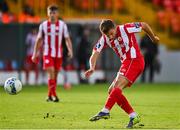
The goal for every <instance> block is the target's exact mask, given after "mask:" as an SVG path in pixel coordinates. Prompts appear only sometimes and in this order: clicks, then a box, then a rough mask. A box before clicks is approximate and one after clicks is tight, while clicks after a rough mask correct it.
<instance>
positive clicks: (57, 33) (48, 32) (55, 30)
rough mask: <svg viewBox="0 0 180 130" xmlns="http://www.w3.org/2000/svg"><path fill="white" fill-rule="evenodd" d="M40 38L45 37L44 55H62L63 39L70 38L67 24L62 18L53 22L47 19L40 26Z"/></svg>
mask: <svg viewBox="0 0 180 130" xmlns="http://www.w3.org/2000/svg"><path fill="white" fill-rule="evenodd" d="M37 37H38V38H43V42H44V47H43V50H44V56H51V57H62V39H63V37H65V38H68V37H69V32H68V29H67V25H66V24H65V22H63V21H62V20H58V21H57V22H56V23H54V24H53V23H51V22H50V21H48V20H46V21H44V22H43V23H41V24H40V26H39V32H38V36H37Z"/></svg>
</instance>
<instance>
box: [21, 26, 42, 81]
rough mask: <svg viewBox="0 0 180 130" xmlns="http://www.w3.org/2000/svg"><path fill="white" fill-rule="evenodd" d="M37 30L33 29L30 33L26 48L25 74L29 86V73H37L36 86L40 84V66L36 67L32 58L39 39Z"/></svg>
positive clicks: (27, 37)
mask: <svg viewBox="0 0 180 130" xmlns="http://www.w3.org/2000/svg"><path fill="white" fill-rule="evenodd" d="M37 33H38V32H37V28H36V27H32V28H31V30H30V32H29V33H28V34H27V36H26V46H27V51H26V59H25V64H24V68H25V72H26V84H29V72H30V71H34V72H35V84H37V82H38V76H39V70H38V69H39V68H38V67H39V66H38V65H36V64H35V63H33V62H32V60H31V57H32V55H33V50H34V44H35V42H36V38H37Z"/></svg>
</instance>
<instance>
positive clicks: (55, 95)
mask: <svg viewBox="0 0 180 130" xmlns="http://www.w3.org/2000/svg"><path fill="white" fill-rule="evenodd" d="M58 72H59V71H58V70H55V72H54V74H55V85H54V88H53V96H54V98H55V99H54V102H59V98H58V96H57V93H56V88H57V77H58Z"/></svg>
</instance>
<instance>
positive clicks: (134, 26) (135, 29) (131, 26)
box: [124, 22, 142, 33]
mask: <svg viewBox="0 0 180 130" xmlns="http://www.w3.org/2000/svg"><path fill="white" fill-rule="evenodd" d="M124 26H125V28H126V29H127V31H128V33H139V32H141V30H142V24H141V22H135V23H127V24H125V25H124Z"/></svg>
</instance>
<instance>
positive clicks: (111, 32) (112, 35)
mask: <svg viewBox="0 0 180 130" xmlns="http://www.w3.org/2000/svg"><path fill="white" fill-rule="evenodd" d="M106 36H107V37H108V38H109V39H110V41H111V40H114V39H115V37H116V29H115V28H112V29H110V30H109V31H108V33H107V34H106Z"/></svg>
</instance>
